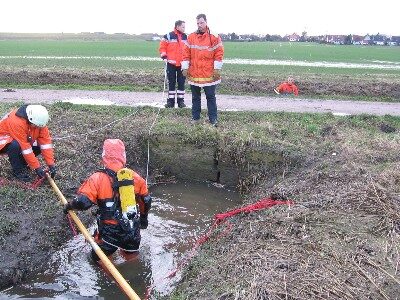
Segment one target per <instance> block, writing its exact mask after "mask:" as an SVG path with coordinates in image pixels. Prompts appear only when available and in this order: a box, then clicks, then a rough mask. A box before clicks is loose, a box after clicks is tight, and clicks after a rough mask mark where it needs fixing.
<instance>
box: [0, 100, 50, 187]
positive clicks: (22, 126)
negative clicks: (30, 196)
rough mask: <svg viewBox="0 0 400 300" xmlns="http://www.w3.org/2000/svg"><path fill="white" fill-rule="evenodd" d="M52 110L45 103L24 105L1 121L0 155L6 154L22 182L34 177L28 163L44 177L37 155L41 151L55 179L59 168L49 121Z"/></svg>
mask: <svg viewBox="0 0 400 300" xmlns="http://www.w3.org/2000/svg"><path fill="white" fill-rule="evenodd" d="M48 120H49V113H48V111H47V109H46V108H45V107H44V106H42V105H23V106H21V107H20V108H18V109H15V110H13V111H11V112H10V113H8V114H7V115H5V116H4V117H3V119H1V121H0V154H7V155H8V159H9V161H10V164H11V167H12V171H13V175H14V176H15V177H16V178H17V179H18V180H21V181H24V182H28V181H30V180H31V178H30V175H29V174H28V172H27V166H29V167H30V168H31V169H32V170H35V172H36V174H37V175H38V176H39V177H40V178H43V177H44V176H45V170H44V168H43V167H41V166H40V162H39V160H38V159H37V157H36V156H37V155H39V154H42V155H43V158H44V160H45V162H46V164H47V165H48V167H49V171H50V175H51V177H53V178H54V176H55V174H56V167H55V163H54V151H53V145H52V142H51V137H50V132H49V129H48V128H47V126H46V124H47V122H48Z"/></svg>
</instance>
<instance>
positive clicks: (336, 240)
mask: <svg viewBox="0 0 400 300" xmlns="http://www.w3.org/2000/svg"><path fill="white" fill-rule="evenodd" d="M10 107H11V105H0V115H2V114H4V113H5V112H7V111H8V110H9V109H10ZM156 112H157V111H156V110H155V109H153V108H125V107H85V106H72V105H67V104H57V105H54V106H52V107H50V113H51V115H52V116H58V117H53V118H52V120H51V122H50V124H49V126H50V128H51V130H52V133H53V136H56V137H60V136H67V135H73V134H82V133H86V132H90V131H91V130H95V129H100V128H102V126H104V125H105V124H108V123H109V122H111V121H112V120H115V119H117V118H120V117H123V116H127V115H129V114H132V113H135V114H134V116H131V117H129V121H128V122H120V123H117V124H114V125H113V126H111V127H107V128H104V129H101V130H100V131H99V132H97V133H96V134H91V135H85V136H80V137H72V138H69V139H65V140H56V141H55V146H56V157H57V165H58V167H59V175H60V178H59V179H58V184H59V186H60V188H61V190H62V191H64V192H71V191H74V189H76V187H77V186H78V185H79V180H80V179H81V178H84V177H85V176H87V174H88V173H90V172H91V171H92V170H95V169H96V168H97V166H98V160H99V154H100V152H99V149H100V148H101V144H102V141H103V140H104V138H107V137H119V138H121V139H123V140H124V141H125V142H126V144H127V149H128V153H127V156H128V163H129V165H130V166H132V167H134V168H136V169H141V167H142V169H143V166H145V157H146V149H145V145H146V140H147V138H148V133H147V132H148V128H149V127H150V125H151V123H152V121H153V119H154V117H155V115H156ZM189 119H190V111H189V110H162V111H161V114H160V116H159V119H158V121H157V123H156V125H155V127H154V129H153V132H152V135H151V137H150V139H151V141H152V142H153V143H154V145H158V147H161V148H162V145H163V143H164V142H170V141H171V140H172V141H175V144H176V145H177V147H182V149H185V147H193V146H194V147H196V148H198V149H203V148H207V147H214V148H216V149H217V150H218V152H219V157H224V158H225V164H230V165H231V166H232V167H234V168H237V169H245V170H247V171H248V173H247V175H246V177H242V178H239V180H238V181H239V182H240V184H241V185H240V187H241V188H242V189H243V190H244V191H247V200H246V202H247V203H252V202H254V201H255V200H256V199H259V198H262V197H265V196H268V195H269V194H270V193H271V192H276V193H279V194H281V195H285V196H286V197H289V198H290V199H293V200H294V201H295V203H296V205H295V206H293V207H291V209H290V210H287V208H286V207H281V208H274V209H271V210H268V211H263V212H257V213H252V214H250V215H242V216H237V217H235V218H233V219H232V220H230V221H231V222H232V223H233V224H234V226H233V229H232V230H231V231H229V232H227V233H225V236H223V237H222V238H221V239H219V240H218V239H212V240H211V241H210V242H209V243H207V244H206V245H204V247H202V250H201V252H200V253H199V255H198V256H197V257H196V259H195V260H194V261H193V263H192V264H191V265H190V266H189V268H187V269H186V271H185V273H184V277H183V281H182V283H181V284H180V286H179V288H178V290H177V291H176V293H175V294H174V295H173V296H171V297H172V299H195V298H197V299H217V298H219V297H225V298H224V299H231V298H232V299H233V298H234V297H239V298H237V299H260V298H262V299H265V297H268V296H270V297H272V298H274V297H275V298H279V297H285V295H288V297H289V296H290V297H292V298H293V297H294V298H296V297H299V298H304V299H321V298H326V297H327V296H328V295H330V297H331V298H332V299H342V298H343V297H344V295H345V296H346V297H347V298H348V299H367V298H368V297H370V298H372V299H380V298H384V297H382V296H381V295H382V294H384V295H386V299H392V298H393V297H394V296H395V295H398V294H397V292H398V288H399V282H400V278H399V273H398V270H397V267H398V266H397V263H398V261H399V246H398V245H399V241H400V237H399V232H400V224H399V222H400V221H399V220H400V212H399V211H400V210H399V201H400V200H399V193H400V186H399V182H400V177H399V176H400V175H399V174H400V172H399V170H400V165H399V154H398V149H399V147H400V140H399V134H398V131H399V128H400V119H399V118H398V117H390V116H385V117H374V116H366V115H361V116H348V117H336V116H333V115H331V114H296V113H254V112H252V113H238V112H222V113H221V115H220V122H221V127H219V128H218V129H215V128H213V127H211V126H208V125H206V124H203V125H199V126H188V124H189ZM88 120H90V122H88ZM159 149H160V148H159ZM160 153H162V151H159V152H158V155H160ZM176 153H184V154H185V155H184V156H183V155H180V156H176V159H177V160H186V162H187V163H186V168H188V169H190V168H191V167H192V166H193V165H195V163H196V160H197V159H198V157H197V156H193V157H190V153H186V152H179V151H177V152H176ZM267 154H279V156H280V157H281V158H282V159H281V160H279V161H277V162H276V164H274V165H270V164H268V163H267V162H265V161H263V158H264V157H265V155H267ZM1 159H2V163H1V165H2V166H4V167H2V169H1V175H2V176H7V174H8V172H9V167H8V164H7V163H5V161H6V160H5V158H4V157H2V158H1ZM212 159H214V158H211V160H212ZM3 160H4V161H3ZM257 160H258V162H259V163H258V164H250V163H249V162H250V161H252V162H253V163H254V162H255V161H257ZM152 162H153V165H152V175H155V174H157V175H158V174H160V172H161V171H160V170H162V169H163V167H165V166H160V165H154V164H155V162H156V159H155V157H154V156H153V155H152ZM169 175H179V174H169ZM0 191H1V198H2V199H3V200H2V201H3V203H7V207H6V209H3V210H2V211H1V212H0V220H2V221H1V224H0V226H1V228H0V229H1V230H0V233H1V240H2V242H4V244H3V245H4V249H3V250H4V251H3V252H2V253H8V254H7V255H8V256H10V255H11V256H13V257H12V258H13V259H7V260H4V259H3V258H2V259H1V261H3V263H5V262H8V263H9V264H12V262H16V263H19V264H18V266H19V268H23V267H26V269H29V268H30V271H26V272H27V273H29V272H32V271H33V270H38V269H39V266H41V265H42V263H43V255H44V257H45V256H46V255H48V253H49V251H54V249H55V248H56V247H58V246H59V245H61V244H62V242H63V239H65V238H66V236H67V235H65V230H66V229H65V228H64V227H63V224H64V225H65V223H63V221H62V215H61V214H60V210H59V206H58V203H57V200H56V199H55V197H54V195H53V193H52V192H51V191H50V190H49V189H48V188H46V187H41V188H40V189H39V190H38V191H35V192H30V191H29V192H27V191H25V190H21V189H20V188H17V187H12V188H11V187H6V188H2V189H1V190H0ZM27 194H29V196H28V195H27ZM27 198H29V200H28V202H29V204H30V206H29V207H31V209H30V211H29V215H27V214H25V213H23V212H24V211H25V210H26V205H25V204H26V203H27ZM15 216H22V217H23V219H22V220H21V219H20V218H17V219H16V218H15ZM24 216H25V217H24ZM22 217H21V218H22ZM27 228H28V229H29V231H28V232H26V229H27ZM62 232H64V234H61V233H62ZM21 239H22V240H24V243H20V245H21V247H19V248H18V251H15V247H14V245H15V244H16V243H19V242H20V241H21ZM24 245H27V248H24ZM30 247H32V248H30ZM40 254H42V257H41V259H37V260H34V259H32V257H33V258H34V257H35V256H36V257H37V256H40ZM2 255H3V254H2ZM14 256H15V257H14ZM26 257H30V258H31V259H30V260H27V259H24V258H26ZM21 259H22V260H23V262H21V261H19V262H18V260H21ZM28 262H29V263H31V264H32V265H30V266H29V265H27V264H28ZM374 264H375V266H374ZM7 267H10V266H4V268H3V270H7ZM8 270H12V268H8ZM22 274H25V273H22ZM2 278H4V277H2ZM21 278H23V276H22V277H21ZM21 278H20V279H21ZM371 281H372V282H373V283H371ZM282 282H284V283H285V284H282ZM315 282H317V285H315V284H314V283H315ZM396 291H397V292H396ZM223 295H225V296H223ZM263 297H264V298H263ZM357 297H358V298H357Z"/></svg>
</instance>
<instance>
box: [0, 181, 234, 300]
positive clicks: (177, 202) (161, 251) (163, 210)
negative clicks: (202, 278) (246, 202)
mask: <svg viewBox="0 0 400 300" xmlns="http://www.w3.org/2000/svg"><path fill="white" fill-rule="evenodd" d="M151 193H152V195H153V207H152V209H151V213H150V214H149V227H148V229H146V230H142V243H141V247H140V253H139V255H138V256H136V257H134V258H130V259H128V260H127V259H126V258H124V257H123V256H122V254H121V253H119V252H117V253H115V254H114V255H113V257H112V260H113V261H114V263H115V264H116V265H117V268H118V270H119V271H120V272H121V274H122V275H123V276H124V277H125V279H126V280H127V281H128V282H129V283H130V285H131V286H132V288H133V289H134V290H135V292H136V293H137V294H138V295H139V297H141V298H142V299H144V295H145V293H146V290H147V289H148V288H149V287H150V286H152V285H153V286H154V288H153V290H152V295H153V296H152V297H151V299H155V297H154V295H156V294H158V295H167V294H168V293H170V292H171V291H172V289H173V287H174V284H176V282H177V281H178V279H179V278H180V275H181V274H180V272H179V271H178V273H177V275H176V276H175V277H174V278H172V279H165V277H166V276H167V275H168V274H169V273H171V272H172V271H175V270H176V269H177V266H178V265H179V264H180V263H181V262H182V261H184V260H185V258H186V257H187V256H188V254H189V252H190V249H191V248H192V244H193V242H194V241H196V240H197V238H198V237H199V236H201V235H202V234H203V233H204V232H205V231H206V230H207V229H208V228H209V226H210V224H211V222H212V216H213V215H214V214H215V213H218V212H223V211H226V210H229V209H231V208H233V207H235V206H237V205H239V204H240V202H241V200H240V197H239V195H238V194H237V193H235V192H233V191H228V190H225V189H223V188H217V187H215V186H213V185H211V184H205V183H204V184H200V183H195V184H193V183H191V184H185V183H177V184H168V185H157V186H153V187H152V188H151ZM79 214H80V213H79ZM91 230H93V228H91ZM89 253H90V246H89V245H88V244H87V243H85V241H84V239H83V237H82V235H78V236H76V237H74V238H72V239H71V240H70V241H69V242H68V243H67V244H66V245H65V246H64V247H63V248H62V249H60V250H59V251H58V252H56V253H54V254H53V255H51V254H49V262H48V264H49V267H48V270H47V271H46V272H44V273H43V274H37V275H36V276H33V277H32V278H28V280H26V281H25V282H24V283H23V284H20V285H17V286H14V287H11V288H9V289H7V290H5V291H2V292H1V293H0V299H113V300H117V299H126V297H125V296H124V294H123V292H122V291H121V290H120V289H119V288H118V287H117V285H116V284H115V283H114V282H113V281H112V280H111V279H110V277H108V275H107V274H105V272H104V271H102V269H100V268H99V267H98V266H96V265H95V264H93V263H92V262H91V261H90V259H89ZM178 270H179V268H178Z"/></svg>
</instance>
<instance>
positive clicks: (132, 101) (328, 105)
mask: <svg viewBox="0 0 400 300" xmlns="http://www.w3.org/2000/svg"><path fill="white" fill-rule="evenodd" d="M0 89H1V87H0ZM1 90H2V92H0V100H1V101H2V102H15V101H24V102H26V103H54V102H56V101H72V102H83V103H87V102H90V103H93V104H94V103H96V104H106V103H109V102H112V103H114V104H116V105H129V106H138V105H153V106H158V105H159V106H162V105H163V104H164V102H165V101H164V100H163V99H164V98H165V95H164V96H163V93H161V92H158V93H157V92H127V91H125V92H124V91H83V90H47V89H46V90H45V89H15V90H13V91H7V89H5V88H2V89H1ZM190 99H191V95H190V94H189V95H186V103H187V104H188V106H189V107H190V105H191V100H190ZM203 99H204V96H203ZM217 103H218V109H219V110H231V111H235V110H237V111H286V112H317V113H329V112H330V113H334V114H344V115H345V114H373V115H386V114H389V115H395V116H400V103H389V102H368V101H344V100H322V99H320V100H319V99H306V98H303V97H298V98H293V97H254V96H235V95H221V94H217ZM202 106H203V107H204V108H206V101H205V99H204V100H203V101H202Z"/></svg>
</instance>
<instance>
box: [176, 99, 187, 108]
mask: <svg viewBox="0 0 400 300" xmlns="http://www.w3.org/2000/svg"><path fill="white" fill-rule="evenodd" d="M178 107H179V108H185V107H186V104H185V102H183V100H178Z"/></svg>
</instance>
